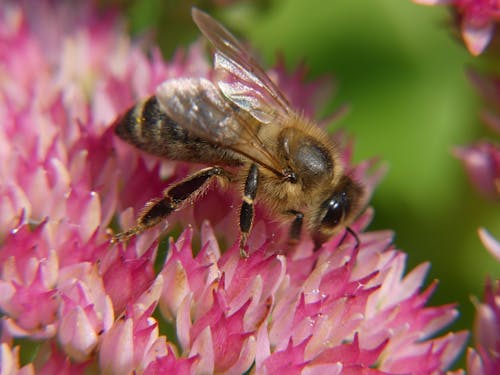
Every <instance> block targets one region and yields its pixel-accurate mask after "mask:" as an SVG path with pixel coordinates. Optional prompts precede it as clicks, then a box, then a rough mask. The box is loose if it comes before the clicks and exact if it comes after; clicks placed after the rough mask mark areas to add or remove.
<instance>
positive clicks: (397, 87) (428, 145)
mask: <svg viewBox="0 0 500 375" xmlns="http://www.w3.org/2000/svg"><path fill="white" fill-rule="evenodd" d="M116 2H118V4H119V6H120V7H122V9H126V12H127V14H128V15H129V24H130V27H131V31H132V32H133V33H136V34H141V33H143V32H145V31H153V32H154V35H155V37H156V40H157V41H158V42H159V43H160V45H161V48H162V50H163V51H164V53H165V56H166V58H169V57H170V56H171V54H172V52H173V51H174V50H175V49H176V48H177V47H179V46H182V45H186V44H187V43H189V42H190V41H193V40H194V39H195V38H196V37H197V36H199V32H198V31H197V30H196V29H195V27H194V25H193V23H192V21H191V19H190V7H191V5H193V4H194V5H197V6H199V7H200V8H202V9H205V10H208V11H209V12H210V13H212V14H213V15H214V16H215V17H216V18H218V19H220V20H221V21H222V22H223V23H224V24H225V25H227V26H228V27H229V28H230V29H231V30H233V31H234V32H235V33H236V34H238V35H240V36H241V35H244V38H245V39H246V40H248V41H249V42H250V43H251V44H252V46H253V47H254V48H255V50H257V51H259V52H260V53H261V54H262V58H263V61H264V64H265V65H266V66H270V65H272V64H273V62H274V59H275V56H276V51H281V52H283V53H284V55H285V57H286V62H287V66H288V68H289V69H293V67H295V66H296V65H297V64H298V63H299V62H300V61H301V60H305V62H306V63H307V65H308V67H309V77H310V78H311V79H312V78H317V77H321V76H324V75H330V76H333V77H334V78H335V80H336V82H337V92H336V95H335V96H334V97H333V98H332V100H331V101H330V102H329V106H328V108H329V110H330V111H332V110H333V109H334V108H335V107H338V106H339V105H341V104H345V103H347V104H349V106H350V108H351V111H350V113H349V114H348V115H347V116H346V117H345V118H343V119H342V121H341V122H340V123H337V124H335V125H333V126H335V127H337V128H345V129H347V131H348V133H349V134H350V135H352V136H354V139H355V146H356V148H355V158H356V160H362V159H366V158H371V157H373V156H378V157H379V158H380V159H381V160H384V161H385V162H386V163H387V165H388V166H389V171H388V173H387V175H386V177H385V178H384V179H383V181H382V183H381V184H380V185H379V187H378V189H377V190H376V193H375V196H374V199H373V201H372V204H373V206H374V207H375V219H374V221H373V223H372V226H371V228H372V229H380V228H383V229H392V230H394V231H395V233H396V245H397V246H398V248H400V249H402V250H403V251H405V252H407V253H408V254H409V255H408V267H407V270H409V269H411V268H413V267H414V266H415V265H417V264H419V263H421V262H425V261H430V262H431V263H432V268H431V271H430V275H429V276H428V278H427V283H429V282H430V281H431V280H433V279H439V280H440V286H439V287H438V289H437V291H436V292H435V293H434V296H433V297H432V298H433V299H432V301H431V304H434V305H436V304H444V303H453V302H457V303H458V304H459V309H460V311H461V316H460V318H459V319H458V320H457V321H456V323H455V324H454V325H453V327H452V328H453V329H455V330H457V329H461V328H468V327H471V326H472V319H473V313H474V308H473V305H472V303H471V300H470V298H471V296H472V295H475V296H479V297H480V296H482V291H483V285H484V280H485V278H486V277H487V276H488V275H490V276H492V277H494V278H499V277H500V264H499V263H497V262H495V261H494V259H493V257H492V256H491V255H490V254H489V253H487V252H486V250H485V249H484V248H483V246H482V245H481V243H480V241H479V239H478V236H477V228H478V227H480V226H485V227H487V228H488V229H490V230H491V231H492V232H493V234H495V235H496V236H497V237H500V215H499V214H498V208H499V205H498V202H497V203H494V202H491V201H488V200H486V199H484V198H481V197H480V196H478V194H477V193H476V192H475V191H474V190H473V189H472V187H471V186H470V184H469V183H468V181H467V178H466V176H465V173H464V171H463V169H462V167H461V164H460V162H459V161H458V160H456V159H455V158H454V157H453V156H452V154H451V150H452V149H453V147H454V146H456V145H464V144H468V143H471V142H473V141H475V140H477V139H480V138H482V137H492V136H493V135H492V134H488V132H487V131H486V130H485V129H484V127H483V125H482V124H481V123H480V121H479V120H478V116H477V115H478V112H479V110H480V109H481V105H482V104H481V101H480V100H479V98H478V95H477V92H476V91H475V89H474V88H473V87H472V85H471V84H470V82H469V80H468V79H467V76H466V74H465V71H466V69H470V68H471V67H474V66H478V64H479V62H480V61H479V60H478V59H475V58H473V57H471V56H470V54H469V53H468V52H467V51H466V50H465V48H464V47H463V45H462V43H461V41H460V39H459V36H458V35H457V34H455V35H452V34H453V33H452V32H451V30H452V28H453V27H452V25H451V17H450V14H449V13H448V12H447V10H446V9H445V8H443V7H425V6H419V5H416V4H414V3H412V2H411V1H410V0H407V1H405V0H369V1H368V0H365V1H360V0H337V1H325V0H321V1H320V0H312V1H300V0H280V1H259V2H233V4H229V5H228V6H226V7H220V6H219V5H216V3H217V1H212V2H208V1H205V2H199V1H198V2H189V1H173V0H170V1H160V0H147V1H137V2H135V1H131V2H121V1H114V2H113V1H111V2H107V4H106V5H109V3H113V4H114V5H116ZM222 2H223V1H219V3H222Z"/></svg>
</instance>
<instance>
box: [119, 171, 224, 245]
mask: <svg viewBox="0 0 500 375" xmlns="http://www.w3.org/2000/svg"><path fill="white" fill-rule="evenodd" d="M218 176H219V177H226V178H227V177H228V175H227V174H226V172H225V171H224V169H222V168H221V167H210V168H205V169H202V170H200V171H198V172H196V173H193V174H192V175H191V176H188V177H186V178H185V179H184V180H182V181H180V182H178V183H176V184H174V185H173V186H170V187H168V188H167V189H165V190H164V192H163V197H161V198H155V199H152V200H150V201H149V202H148V203H146V205H145V206H144V209H143V210H142V212H141V214H140V215H139V217H138V219H137V224H136V225H135V226H134V227H132V228H130V229H128V230H126V231H125V232H122V233H118V234H116V235H114V236H113V237H112V239H111V242H113V243H115V242H124V241H127V240H128V239H130V238H132V237H134V236H135V235H137V234H139V233H141V232H144V231H145V230H147V229H149V228H152V227H154V226H155V225H157V224H159V223H160V222H161V221H162V220H164V219H165V218H166V217H167V216H168V215H170V214H171V213H172V212H173V211H176V210H177V209H179V208H181V207H182V205H183V204H184V203H186V202H187V201H190V202H192V201H194V200H195V199H196V198H197V197H198V196H200V195H201V194H202V193H203V192H204V191H205V190H206V189H207V188H208V185H209V183H210V181H211V180H212V178H213V177H218Z"/></svg>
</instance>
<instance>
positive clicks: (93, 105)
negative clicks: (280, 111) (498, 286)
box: [0, 1, 466, 374]
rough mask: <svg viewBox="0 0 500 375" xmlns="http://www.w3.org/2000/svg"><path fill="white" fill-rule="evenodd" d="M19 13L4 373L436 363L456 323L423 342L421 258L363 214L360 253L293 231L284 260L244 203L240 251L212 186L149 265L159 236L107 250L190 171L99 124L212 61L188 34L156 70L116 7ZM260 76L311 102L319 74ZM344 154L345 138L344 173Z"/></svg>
mask: <svg viewBox="0 0 500 375" xmlns="http://www.w3.org/2000/svg"><path fill="white" fill-rule="evenodd" d="M23 5H24V6H23ZM23 5H19V4H18V3H14V2H13V3H6V4H5V5H4V6H3V7H2V8H1V9H0V18H1V19H0V41H1V45H2V48H1V49H0V82H1V86H0V132H1V134H0V206H1V207H2V210H0V223H1V225H0V246H1V247H0V249H1V250H0V310H1V314H2V315H1V328H0V332H1V335H0V338H1V350H0V373H2V374H3V373H20V374H33V373H41V374H54V373H58V374H83V373H89V372H97V373H104V374H127V373H137V374H156V373H176V374H208V373H227V374H230V373H235V374H239V373H244V372H246V371H248V370H250V372H251V373H255V374H274V373H276V372H278V371H282V372H284V373H287V374H289V373H290V374H292V373H303V374H315V373H331V374H337V373H343V374H351V373H352V374H377V373H380V374H382V373H396V374H400V373H401V374H402V373H418V374H431V373H435V374H439V373H443V372H444V371H446V370H447V369H448V368H449V367H450V365H451V364H452V363H453V361H454V359H455V358H456V357H457V355H458V354H459V353H460V352H461V348H462V347H463V345H464V342H465V340H466V333H464V332H460V333H448V334H444V335H443V336H437V334H438V332H440V331H441V330H442V329H443V328H444V327H445V326H446V325H447V324H449V323H450V322H451V321H452V320H453V319H454V318H455V316H456V315H457V311H456V310H455V308H454V306H452V305H445V306H438V307H427V306H426V303H427V300H428V298H429V297H430V295H431V293H432V292H433V290H434V288H435V283H433V284H431V286H430V287H428V288H427V289H424V290H422V289H421V288H422V285H423V282H424V277H425V274H426V271H427V269H428V265H427V264H423V265H421V266H419V267H417V268H416V269H414V270H412V271H411V272H409V273H408V274H407V275H405V274H404V271H405V261H406V256H405V254H404V253H402V252H401V251H399V250H397V249H396V248H395V247H394V246H393V245H392V234H391V233H390V232H365V231H364V228H365V227H366V226H367V224H368V223H369V221H370V218H371V214H372V213H371V211H370V210H368V211H367V212H365V213H364V214H363V215H362V216H361V217H360V218H359V219H358V220H357V221H356V222H355V223H354V224H353V229H354V230H355V231H356V232H358V233H359V239H360V245H359V246H356V245H355V241H354V239H353V238H351V237H350V236H345V237H344V236H343V234H340V235H339V236H337V237H334V238H332V240H331V241H329V242H328V243H326V244H325V245H324V246H323V247H322V248H321V249H320V250H319V251H317V252H313V251H312V244H311V241H310V240H308V239H304V240H303V241H302V242H301V243H299V244H298V246H297V248H296V249H295V250H294V251H293V252H290V253H288V254H283V253H282V249H283V246H282V244H283V240H284V238H285V236H286V232H287V231H286V228H283V226H281V225H279V224H277V223H276V222H275V221H273V218H270V217H269V216H268V215H267V213H266V210H265V208H263V207H260V206H258V208H257V212H256V220H255V224H254V228H253V232H252V236H251V237H250V239H249V245H250V247H251V249H253V251H252V255H251V257H250V258H249V259H242V258H241V257H240V255H239V249H238V245H237V244H236V242H235V240H236V227H237V225H236V216H235V215H236V214H235V212H234V211H235V210H234V208H233V207H234V206H236V205H238V202H239V200H241V197H239V196H238V194H237V193H235V192H233V191H232V190H229V191H225V192H223V191H221V190H217V189H214V190H213V191H211V192H210V193H209V194H207V195H206V196H205V197H203V198H202V199H201V201H200V202H199V204H196V205H195V206H193V207H191V208H189V209H186V210H183V211H181V212H179V213H176V214H174V215H172V217H170V218H169V223H168V225H169V227H170V228H173V229H175V228H181V232H182V234H181V235H180V236H179V237H178V239H177V240H176V241H174V240H170V243H169V246H168V255H167V258H166V260H165V262H164V263H161V262H160V264H159V266H158V265H156V267H157V268H155V259H157V258H158V254H157V253H158V249H160V250H161V251H163V250H164V247H162V246H160V247H158V244H157V242H155V240H156V238H157V237H158V233H159V229H156V230H151V231H149V232H147V233H144V234H142V235H141V236H140V237H139V238H136V239H134V240H132V241H131V242H130V243H129V244H128V245H126V246H125V245H120V246H112V245H110V243H109V237H108V233H107V228H108V225H109V223H111V222H116V223H117V224H119V225H121V226H123V227H127V226H128V225H130V224H132V222H133V220H134V217H135V213H136V212H137V211H138V210H139V209H140V208H141V207H142V205H143V204H144V203H145V202H146V201H147V200H148V199H150V198H151V197H153V196H157V195H159V194H160V192H161V190H162V189H163V188H164V187H165V186H167V185H168V184H170V183H171V182H173V181H176V180H178V179H180V178H182V177H183V176H185V175H186V174H187V173H188V172H189V171H190V170H191V169H190V168H191V166H189V165H186V164H183V163H173V162H171V161H160V160H158V159H155V158H152V157H149V156H147V155H144V154H142V153H139V152H137V151H135V150H133V149H132V148H131V147H130V146H128V145H125V144H123V143H121V142H120V141H119V140H118V139H116V138H115V137H114V136H113V134H112V129H111V125H110V124H111V123H112V122H113V120H114V119H115V118H116V116H117V115H118V114H119V113H121V112H123V111H124V110H125V109H126V108H127V107H128V106H130V105H131V104H132V103H133V102H134V101H135V100H137V99H139V98H142V97H144V96H146V95H148V94H149V93H151V92H153V91H154V89H155V87H156V86H157V85H158V84H159V83H161V82H162V81H163V80H165V79H168V78H171V77H180V76H206V77H208V76H209V74H210V68H209V66H210V64H209V62H208V60H207V59H206V58H205V57H204V55H203V54H202V53H201V48H200V47H199V45H198V44H194V45H193V46H192V47H191V48H190V49H189V50H188V51H187V52H179V53H178V54H177V55H175V56H174V58H173V59H172V61H170V62H164V61H163V60H162V59H161V58H160V55H159V53H158V52H157V51H155V50H153V52H152V53H151V55H150V57H146V55H145V54H144V53H143V52H142V50H141V48H140V46H139V45H138V44H135V43H132V42H131V41H130V39H129V38H128V37H127V36H126V35H125V34H124V32H123V30H122V28H121V27H120V23H119V20H118V18H117V16H116V15H115V14H113V13H108V14H104V15H102V14H101V15H99V14H97V13H96V12H95V11H94V9H93V8H92V7H91V6H90V5H87V4H81V3H78V5H75V4H73V3H72V4H71V5H69V4H67V3H53V2H48V1H39V2H35V1H31V2H30V1H28V2H25V3H23ZM274 74H275V76H276V77H277V79H279V81H280V84H281V83H282V87H284V89H286V91H287V94H288V95H289V97H290V98H292V101H293V102H294V103H295V104H296V105H298V106H299V107H300V108H304V109H306V110H307V111H313V109H314V107H313V106H312V103H313V98H314V97H315V95H314V93H316V92H318V90H319V89H321V88H320V87H319V83H318V82H316V83H312V84H304V83H303V82H302V78H303V77H302V73H300V72H299V73H297V74H295V75H289V74H287V73H286V72H284V70H283V69H281V68H279V67H278V68H277V70H276V72H275V73H274ZM301 92H302V93H308V95H307V96H304V95H303V94H302V96H301V95H300V93H301ZM336 138H337V140H338V141H339V142H340V141H341V140H342V137H341V136H340V135H336ZM351 153H352V148H351V147H350V145H347V146H346V147H345V150H344V154H343V158H344V161H345V162H346V163H347V164H349V165H350V162H349V161H350V154H351ZM371 167H372V163H371V162H363V163H361V164H359V165H357V166H351V167H350V169H351V172H352V174H353V175H354V176H355V177H356V178H357V179H358V180H360V181H363V182H364V184H365V186H366V187H367V189H368V190H369V191H371V190H372V189H373V187H374V185H375V183H376V181H377V180H378V178H379V177H380V176H379V175H380V172H374V173H373V172H371ZM188 224H191V225H192V227H191V226H190V225H188ZM113 225H116V224H113ZM197 244H199V245H197ZM222 244H226V245H222ZM231 244H234V245H231ZM158 269H159V270H158ZM18 338H25V339H26V340H23V343H24V342H26V341H32V342H33V343H34V344H33V345H36V346H37V348H36V351H35V352H34V354H33V356H34V359H33V361H32V363H27V364H25V363H21V362H20V360H19V357H20V351H22V350H27V349H26V347H25V346H24V345H21V346H18V345H17V344H18V343H19V341H17V340H16V339H18Z"/></svg>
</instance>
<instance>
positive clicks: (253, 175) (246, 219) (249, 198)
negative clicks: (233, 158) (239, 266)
mask: <svg viewBox="0 0 500 375" xmlns="http://www.w3.org/2000/svg"><path fill="white" fill-rule="evenodd" d="M258 183H259V169H258V168H257V166H256V165H255V164H252V165H251V166H250V169H249V171H248V175H247V179H246V181H245V189H244V194H243V202H242V203H241V210H240V232H241V240H240V255H241V257H242V258H248V252H247V251H246V250H245V244H246V242H247V238H248V233H249V232H250V229H251V228H252V222H253V217H254V213H255V212H254V201H255V196H256V195H257V187H258Z"/></svg>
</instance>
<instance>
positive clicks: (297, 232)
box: [288, 210, 304, 247]
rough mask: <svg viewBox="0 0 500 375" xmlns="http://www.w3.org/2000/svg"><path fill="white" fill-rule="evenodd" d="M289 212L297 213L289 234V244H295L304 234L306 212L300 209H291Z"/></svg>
mask: <svg viewBox="0 0 500 375" xmlns="http://www.w3.org/2000/svg"><path fill="white" fill-rule="evenodd" d="M288 213H290V214H292V215H295V218H294V219H293V221H292V225H290V232H289V234H288V246H290V247H293V246H295V245H296V244H297V243H298V242H299V240H300V237H301V234H302V223H303V222H304V214H303V213H302V212H300V211H295V210H291V211H288Z"/></svg>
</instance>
